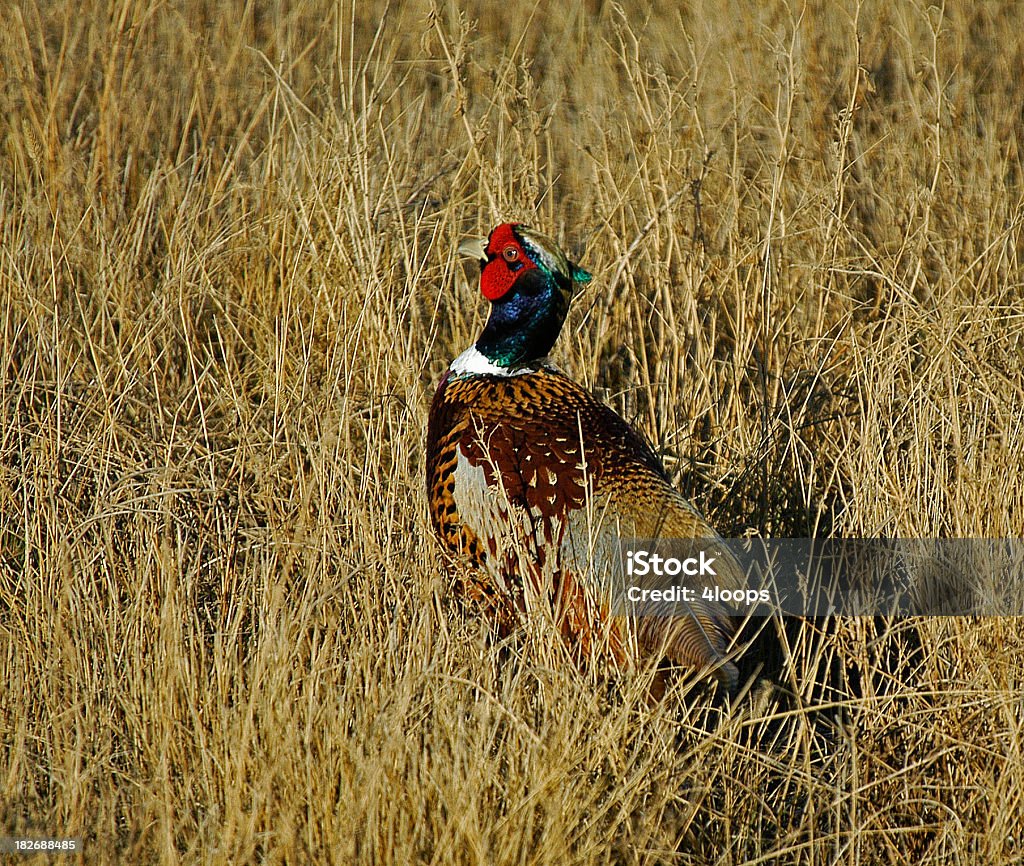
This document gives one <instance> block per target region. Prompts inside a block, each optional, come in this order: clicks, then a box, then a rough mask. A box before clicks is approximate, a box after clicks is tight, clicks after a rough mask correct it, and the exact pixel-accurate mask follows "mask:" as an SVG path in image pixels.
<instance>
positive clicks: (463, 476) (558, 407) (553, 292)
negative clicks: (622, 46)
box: [426, 223, 745, 690]
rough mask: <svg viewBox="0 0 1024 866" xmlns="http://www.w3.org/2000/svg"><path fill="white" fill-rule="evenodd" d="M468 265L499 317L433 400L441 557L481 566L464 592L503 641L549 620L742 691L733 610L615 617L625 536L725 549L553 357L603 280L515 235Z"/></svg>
mask: <svg viewBox="0 0 1024 866" xmlns="http://www.w3.org/2000/svg"><path fill="white" fill-rule="evenodd" d="M459 251H460V253H462V254H464V255H468V256H472V257H473V258H476V259H478V260H479V262H480V265H481V273H480V289H481V292H482V294H483V296H484V297H485V298H486V299H487V300H488V301H489V302H490V305H491V307H490V315H489V318H488V320H487V324H486V325H485V327H484V329H483V332H482V333H481V334H480V337H479V339H477V341H476V343H475V345H473V346H471V347H470V348H469V349H467V350H466V351H465V352H463V353H462V354H461V355H459V356H458V357H457V358H456V359H455V360H454V361H453V362H452V363H451V366H450V367H449V368H448V371H447V373H446V374H445V375H444V377H443V379H442V380H441V382H440V384H439V385H438V388H437V391H436V393H435V395H434V398H433V402H432V404H431V407H430V415H429V422H428V428H427V453H426V466H427V479H426V481H427V495H428V499H429V507H430V516H431V520H432V523H433V527H434V530H435V531H436V533H437V535H438V536H439V538H440V541H441V544H442V546H443V547H444V548H446V549H447V550H448V551H449V552H451V553H452V554H455V555H457V556H460V557H465V558H468V560H469V561H470V563H471V564H472V565H473V566H475V568H474V569H471V570H470V576H469V577H468V578H463V582H462V584H461V588H462V591H463V593H464V594H465V595H466V596H467V597H469V598H470V599H472V600H473V601H475V602H478V603H480V604H482V605H483V606H484V607H485V608H487V609H488V610H489V611H490V613H491V615H492V616H493V617H494V618H495V619H497V621H498V623H499V627H500V628H502V629H503V630H508V629H510V628H513V627H514V626H515V624H516V623H517V622H520V621H522V618H523V617H524V616H528V615H530V614H531V611H535V610H538V609H543V610H547V611H550V612H551V613H552V615H553V616H554V618H555V621H556V623H557V625H558V627H559V629H560V631H561V632H562V634H563V635H564V636H565V638H566V639H567V640H568V641H569V643H570V645H571V646H573V647H574V648H575V650H576V651H577V652H578V653H580V654H584V655H585V654H586V653H588V652H593V651H602V652H606V653H609V654H610V655H611V657H612V658H613V659H614V661H615V663H616V664H618V665H622V666H629V665H632V664H633V663H635V662H636V661H638V660H639V659H642V658H644V657H648V656H656V657H657V658H658V659H666V658H667V659H668V660H669V661H670V662H672V663H674V664H676V665H680V666H684V667H691V668H701V669H703V668H708V669H710V670H711V671H712V672H713V673H714V675H715V676H716V678H717V679H718V680H719V681H720V682H722V683H723V684H725V685H726V686H727V687H728V688H729V689H730V690H733V689H734V688H735V685H736V682H737V675H738V674H737V669H736V667H735V665H734V664H733V663H732V662H731V661H730V660H728V659H727V657H726V654H727V652H728V649H729V645H730V641H731V640H732V638H733V636H734V634H735V631H736V626H735V620H734V618H733V616H732V611H730V610H729V609H728V608H727V607H726V606H724V605H722V604H719V603H717V602H715V601H714V600H713V599H712V600H710V601H709V600H704V599H701V598H699V595H700V594H699V593H698V599H697V600H695V601H693V602H692V603H690V605H689V608H688V610H689V615H675V616H655V615H643V613H642V611H641V615H635V612H634V615H630V614H629V613H628V611H626V610H624V609H623V608H622V606H621V605H616V604H614V603H613V595H614V593H613V587H612V586H611V583H612V582H613V579H612V577H611V575H612V572H613V559H612V558H613V557H616V556H621V551H620V549H619V547H618V541H619V539H620V538H626V537H633V538H645V539H654V538H678V539H717V538H718V537H717V535H716V534H715V532H714V530H713V529H712V528H711V527H710V526H709V525H708V524H707V523H706V522H705V520H704V519H703V518H702V517H701V516H700V515H699V513H698V512H697V511H696V510H695V509H694V507H693V506H692V505H691V504H690V503H689V502H688V501H687V500H686V499H685V498H684V497H683V496H682V495H681V494H680V493H678V492H677V491H676V490H675V489H674V488H673V487H672V486H671V484H670V483H669V479H668V475H667V473H666V472H665V469H664V467H663V465H662V463H661V461H660V460H659V459H658V457H657V455H656V454H655V453H654V451H653V450H652V449H651V447H650V445H648V444H647V442H646V441H645V440H644V438H643V437H642V436H641V435H640V434H639V433H638V432H637V431H636V430H634V429H633V428H632V427H631V426H630V425H629V424H628V423H627V422H626V421H625V420H624V419H623V418H621V417H620V416H619V415H618V414H616V413H615V411H614V410H612V409H611V408H610V407H608V406H606V405H605V404H603V403H602V402H600V401H599V400H597V399H596V398H595V397H594V396H592V395H591V394H590V392H589V391H587V390H586V389H584V388H583V387H581V386H580V385H579V384H577V383H576V382H575V381H573V380H572V379H571V378H569V377H568V376H566V375H565V374H564V373H562V372H560V371H559V370H558V369H556V368H555V367H554V366H553V365H552V364H551V362H550V361H549V360H548V358H547V355H548V352H549V351H550V350H551V348H552V346H553V345H554V343H555V340H556V339H557V337H558V334H559V331H560V330H561V328H562V324H563V322H564V321H565V317H566V314H567V312H568V309H569V303H570V301H571V299H572V296H573V293H574V290H575V287H576V285H577V284H580V283H586V282H588V281H589V280H590V279H591V275H590V274H589V273H587V271H585V270H584V269H583V268H581V267H579V266H578V265H576V264H574V263H572V262H570V261H569V259H568V258H567V257H566V255H565V253H563V252H562V250H560V249H559V248H558V246H557V245H556V244H555V243H554V242H553V241H551V240H550V239H549V238H547V237H545V236H544V235H543V234H541V233H539V232H537V231H534V230H533V229H530V228H528V227H526V226H524V225H521V224H518V223H503V224H502V225H499V226H498V227H497V228H495V229H494V230H493V231H492V232H491V234H490V236H489V238H487V239H480V240H475V239H474V240H471V241H464V242H463V243H462V244H461V245H460V246H459ZM721 562H722V564H723V565H724V566H725V567H724V568H721V567H719V568H718V570H717V576H716V578H715V584H716V585H717V586H718V587H720V588H722V587H724V588H727V589H730V590H731V589H739V588H742V587H743V586H744V585H745V579H744V577H743V575H742V571H741V569H740V568H739V566H738V565H737V564H736V562H735V560H733V559H731V558H730V557H729V556H728V555H727V554H726V555H725V557H724V558H723V559H722V560H721ZM602 648H603V649H602Z"/></svg>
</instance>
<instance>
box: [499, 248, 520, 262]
mask: <svg viewBox="0 0 1024 866" xmlns="http://www.w3.org/2000/svg"><path fill="white" fill-rule="evenodd" d="M501 255H502V258H504V259H505V261H506V262H514V261H516V260H517V259H518V258H519V250H517V249H516V248H515V247H505V249H503V250H502V251H501Z"/></svg>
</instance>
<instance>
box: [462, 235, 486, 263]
mask: <svg viewBox="0 0 1024 866" xmlns="http://www.w3.org/2000/svg"><path fill="white" fill-rule="evenodd" d="M459 255H463V256H466V257H467V258H470V259H476V260H477V261H478V262H486V261H487V238H466V239H465V240H464V241H463V242H462V243H461V244H459Z"/></svg>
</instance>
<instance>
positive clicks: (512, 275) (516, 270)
mask: <svg viewBox="0 0 1024 866" xmlns="http://www.w3.org/2000/svg"><path fill="white" fill-rule="evenodd" d="M514 229H515V225H514V224H513V223H503V224H502V225H500V226H498V227H497V228H496V229H495V230H494V231H493V232H491V236H490V238H489V239H488V242H487V264H485V265H484V267H483V270H482V271H481V273H480V291H481V292H482V293H483V296H484V297H485V298H487V300H489V301H497V300H500V299H501V298H503V297H504V296H505V295H506V294H508V292H509V290H510V289H511V288H512V286H513V285H514V284H515V281H516V280H517V279H519V277H520V276H521V275H522V274H523V272H524V271H527V270H530V269H532V268H536V267H537V266H536V265H535V264H534V263H533V261H531V259H530V257H529V256H528V255H527V254H526V250H525V249H523V244H522V242H521V241H520V240H519V238H518V237H517V236H516V233H515V230H514Z"/></svg>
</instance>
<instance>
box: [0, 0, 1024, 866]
mask: <svg viewBox="0 0 1024 866" xmlns="http://www.w3.org/2000/svg"><path fill="white" fill-rule="evenodd" d="M5 9H6V11H5V12H4V14H3V27H2V28H0V86H2V91H0V92H2V100H3V108H4V110H3V112H2V114H0V235H2V238H0V305H2V329H3V337H2V342H0V371H2V372H0V666H2V671H3V682H4V685H5V688H4V689H3V690H2V692H0V836H4V835H6V836H18V837H23V836H58V837H66V836H77V837H80V838H81V839H82V841H83V846H84V850H83V851H82V852H80V853H79V854H77V855H62V858H59V860H58V862H68V863H72V862H87V863H106V862H118V863H132V864H135V863H161V864H172V863H184V864H192V863H202V864H215V863H216V864H229V863H250V862H251V863H338V864H354V863H365V864H374V863H395V864H447V863H456V864H579V866H591V864H662V863H665V864H668V863H672V864H675V863H678V864H691V863H715V864H740V863H748V864H772V863H786V864H790V863H793V864H824V863H828V864H851V866H853V864H904V863H906V864H910V863H913V864H940V863H941V864H947V863H955V864H994V866H1005V864H1020V863H1024V817H1022V815H1024V697H1022V695H1024V628H1022V626H1021V621H1020V620H1017V619H1012V618H978V617H975V618H952V617H947V618H939V617H934V618H919V619H915V620H909V621H905V622H899V623H891V624H890V627H888V628H886V627H885V624H884V623H883V624H881V625H880V624H879V623H877V622H875V621H872V620H863V619H848V620H843V621H839V622H837V623H831V624H827V623H826V624H821V623H819V624H817V625H812V624H806V625H805V627H804V628H803V629H798V630H796V631H795V632H794V637H793V639H792V645H791V646H790V652H791V656H792V663H791V665H789V666H788V667H787V668H786V669H785V670H784V671H783V672H782V673H781V674H780V675H779V677H780V682H779V687H778V688H776V687H771V686H769V685H768V684H767V683H766V682H764V681H762V682H761V683H760V684H759V685H755V687H754V688H753V689H752V690H751V691H750V693H748V694H747V695H746V696H745V697H744V698H742V699H741V700H739V701H737V702H736V704H735V705H733V706H731V707H729V706H725V705H724V704H723V702H722V701H721V700H718V699H716V698H715V696H713V695H710V694H709V692H708V690H707V689H706V688H705V687H704V686H703V685H702V684H701V683H699V682H695V681H693V680H692V679H691V678H687V677H682V676H681V677H679V678H678V679H677V680H676V681H675V683H674V685H673V687H672V689H671V691H670V693H669V694H668V695H667V696H666V698H665V699H664V700H662V701H661V702H658V703H651V702H650V701H649V700H648V699H647V689H648V686H649V683H650V677H651V676H652V673H653V672H652V671H650V670H641V671H638V672H635V673H631V674H621V675H614V676H613V675H607V674H602V672H601V671H600V670H596V669H595V670H580V669H579V668H577V667H575V666H573V665H571V664H568V663H567V662H566V661H565V652H564V648H563V647H562V646H561V644H560V643H559V642H558V640H557V639H556V638H555V637H553V636H552V634H551V630H550V629H547V630H545V628H543V627H542V626H541V625H538V626H537V627H536V628H534V627H533V626H532V625H531V626H529V627H528V628H526V629H524V631H523V633H522V634H517V635H513V636H512V637H510V638H508V639H506V640H504V641H499V640H497V639H496V638H494V637H493V636H492V635H491V634H490V633H489V631H488V627H487V623H485V622H483V621H481V619H480V618H479V617H478V616H477V615H475V613H474V611H472V610H469V609H465V608H464V607H463V606H461V605H460V604H458V603H456V602H455V601H453V599H452V598H451V585H452V578H453V574H454V573H455V571H456V569H457V568H458V567H459V566H458V565H457V564H454V563H451V562H447V561H444V559H443V558H442V555H441V553H440V550H439V548H438V546H437V545H436V543H435V542H434V540H433V538H432V535H431V531H430V528H429V524H428V521H427V516H426V504H425V493H424V490H423V486H424V485H423V473H424V467H423V459H424V458H423V442H424V432H425V425H426V413H427V406H428V403H429V401H430V398H431V396H432V393H433V387H434V384H435V383H436V381H437V380H438V379H439V377H440V375H441V374H442V372H443V370H444V369H445V367H446V366H447V364H448V362H449V361H450V359H451V358H452V357H453V356H454V355H455V354H457V353H458V352H459V351H461V350H462V349H463V348H465V347H466V346H467V345H469V344H470V342H471V341H472V340H473V339H474V338H475V335H476V332H477V330H478V329H479V328H480V327H481V325H482V323H483V318H484V316H485V314H486V310H485V303H484V302H483V300H482V299H481V298H480V297H479V295H478V293H477V290H476V286H475V278H476V268H475V266H473V267H466V266H465V264H464V263H462V262H460V261H459V260H458V258H457V256H456V252H455V248H456V245H457V243H458V241H459V240H460V239H461V238H463V237H464V236H466V235H467V234H480V233H484V232H486V231H487V230H488V229H489V228H490V227H491V226H492V225H493V224H495V223H496V222H498V221H501V220H507V219H517V220H522V221H525V222H529V223H530V224H532V225H534V226H536V227H537V228H539V229H541V230H543V231H546V232H548V233H550V234H551V235H553V236H555V237H557V238H558V239H559V240H560V241H561V242H563V243H564V244H565V246H566V248H567V249H569V250H570V251H571V252H572V254H573V255H574V256H575V257H576V258H577V259H578V260H579V261H580V262H581V263H582V264H584V265H585V266H586V267H588V268H589V269H590V270H592V271H593V272H594V274H595V280H594V281H593V282H592V283H591V284H590V285H589V286H587V287H586V288H585V290H584V291H583V292H582V294H581V296H580V297H579V298H578V300H577V301H576V303H575V306H574V309H573V311H572V312H571V314H570V321H569V323H568V325H567V327H566V330H565V333H564V334H563V336H562V338H561V340H560V342H559V344H558V346H557V348H556V354H557V361H558V362H559V364H560V365H561V366H562V367H563V368H564V369H566V370H567V371H568V372H569V373H571V374H572V375H573V376H575V377H577V378H578V379H579V380H581V381H582V382H584V383H585V384H586V385H587V386H588V387H590V388H592V389H594V390H595V391H596V392H598V393H600V394H601V395H602V396H603V397H604V399H606V400H607V401H608V402H609V403H610V404H611V405H613V406H614V407H615V408H616V409H618V410H619V411H620V412H621V413H623V414H624V415H625V416H626V417H627V418H629V419H631V420H632V421H633V422H634V423H635V424H636V425H637V426H638V427H639V428H640V429H642V430H643V431H644V433H645V434H646V435H647V436H648V437H649V438H650V440H651V441H652V442H653V443H654V445H655V448H656V449H657V450H658V451H659V452H660V453H662V454H663V455H665V458H666V462H667V465H669V466H670V468H671V470H672V471H673V473H674V475H675V477H676V479H677V481H678V484H679V485H680V487H681V489H683V490H684V491H685V492H686V493H687V494H688V495H690V496H692V497H693V499H694V500H695V502H696V503H697V504H698V505H699V506H700V507H701V508H702V509H704V510H705V511H706V512H707V513H708V514H709V515H710V516H711V517H712V519H713V522H714V523H715V525H716V526H718V527H719V529H720V531H721V532H723V534H739V533H744V532H754V533H759V534H761V535H765V536H807V535H819V536H827V535H849V536H858V535H863V536H875V535H882V536H909V537H935V536H938V537H975V536H985V537H1001V536H1016V535H1020V534H1021V530H1022V528H1024V483H1022V482H1024V152H1022V142H1024V81H1022V78H1024V75H1022V70H1024V4H1021V3H1016V2H1013V0H1005V2H993V0H976V2H969V0H963V2H953V0H949V2H946V3H944V4H942V3H938V4H932V5H929V4H928V3H926V2H915V0H907V2H904V0H895V2H882V0H864V2H863V3H860V4H858V3H856V2H854V0H843V2H826V0H807V2H803V3H801V2H797V0H790V2H787V0H763V2H758V3H745V2H740V0H717V2H715V0H650V2H646V3H645V2H640V0H623V2H622V4H621V5H619V4H616V3H612V2H603V0H566V2H565V3H561V4H554V3H552V4H544V3H539V2H520V0H504V2H493V0H467V2H464V3H460V4H454V3H451V2H444V0H437V2H436V3H432V2H430V0H394V2H391V3H385V2H376V3H369V2H367V3H363V2H359V3H356V4H351V3H349V2H344V0H337V2H328V0H295V2H294V3H283V2H275V0H245V2H243V0H229V2H220V0H163V2H160V0H107V2H104V0H83V2H71V0H47V2H43V0H14V3H13V6H12V5H8V6H6V7H5ZM908 635H913V640H911V639H910V638H909V637H908ZM915 642H916V643H915ZM914 647H916V649H914ZM912 650H913V651H912ZM829 671H831V673H829ZM826 675H827V676H829V677H830V686H829V689H824V688H823V680H824V678H825V677H826ZM787 692H788V693H787ZM822 704H825V705H822ZM37 859H39V860H41V859H43V858H42V857H41V856H40V857H38V858H35V859H32V858H29V857H27V856H25V855H12V856H11V862H17V863H21V862H36V860H37ZM54 859H58V858H54Z"/></svg>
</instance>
